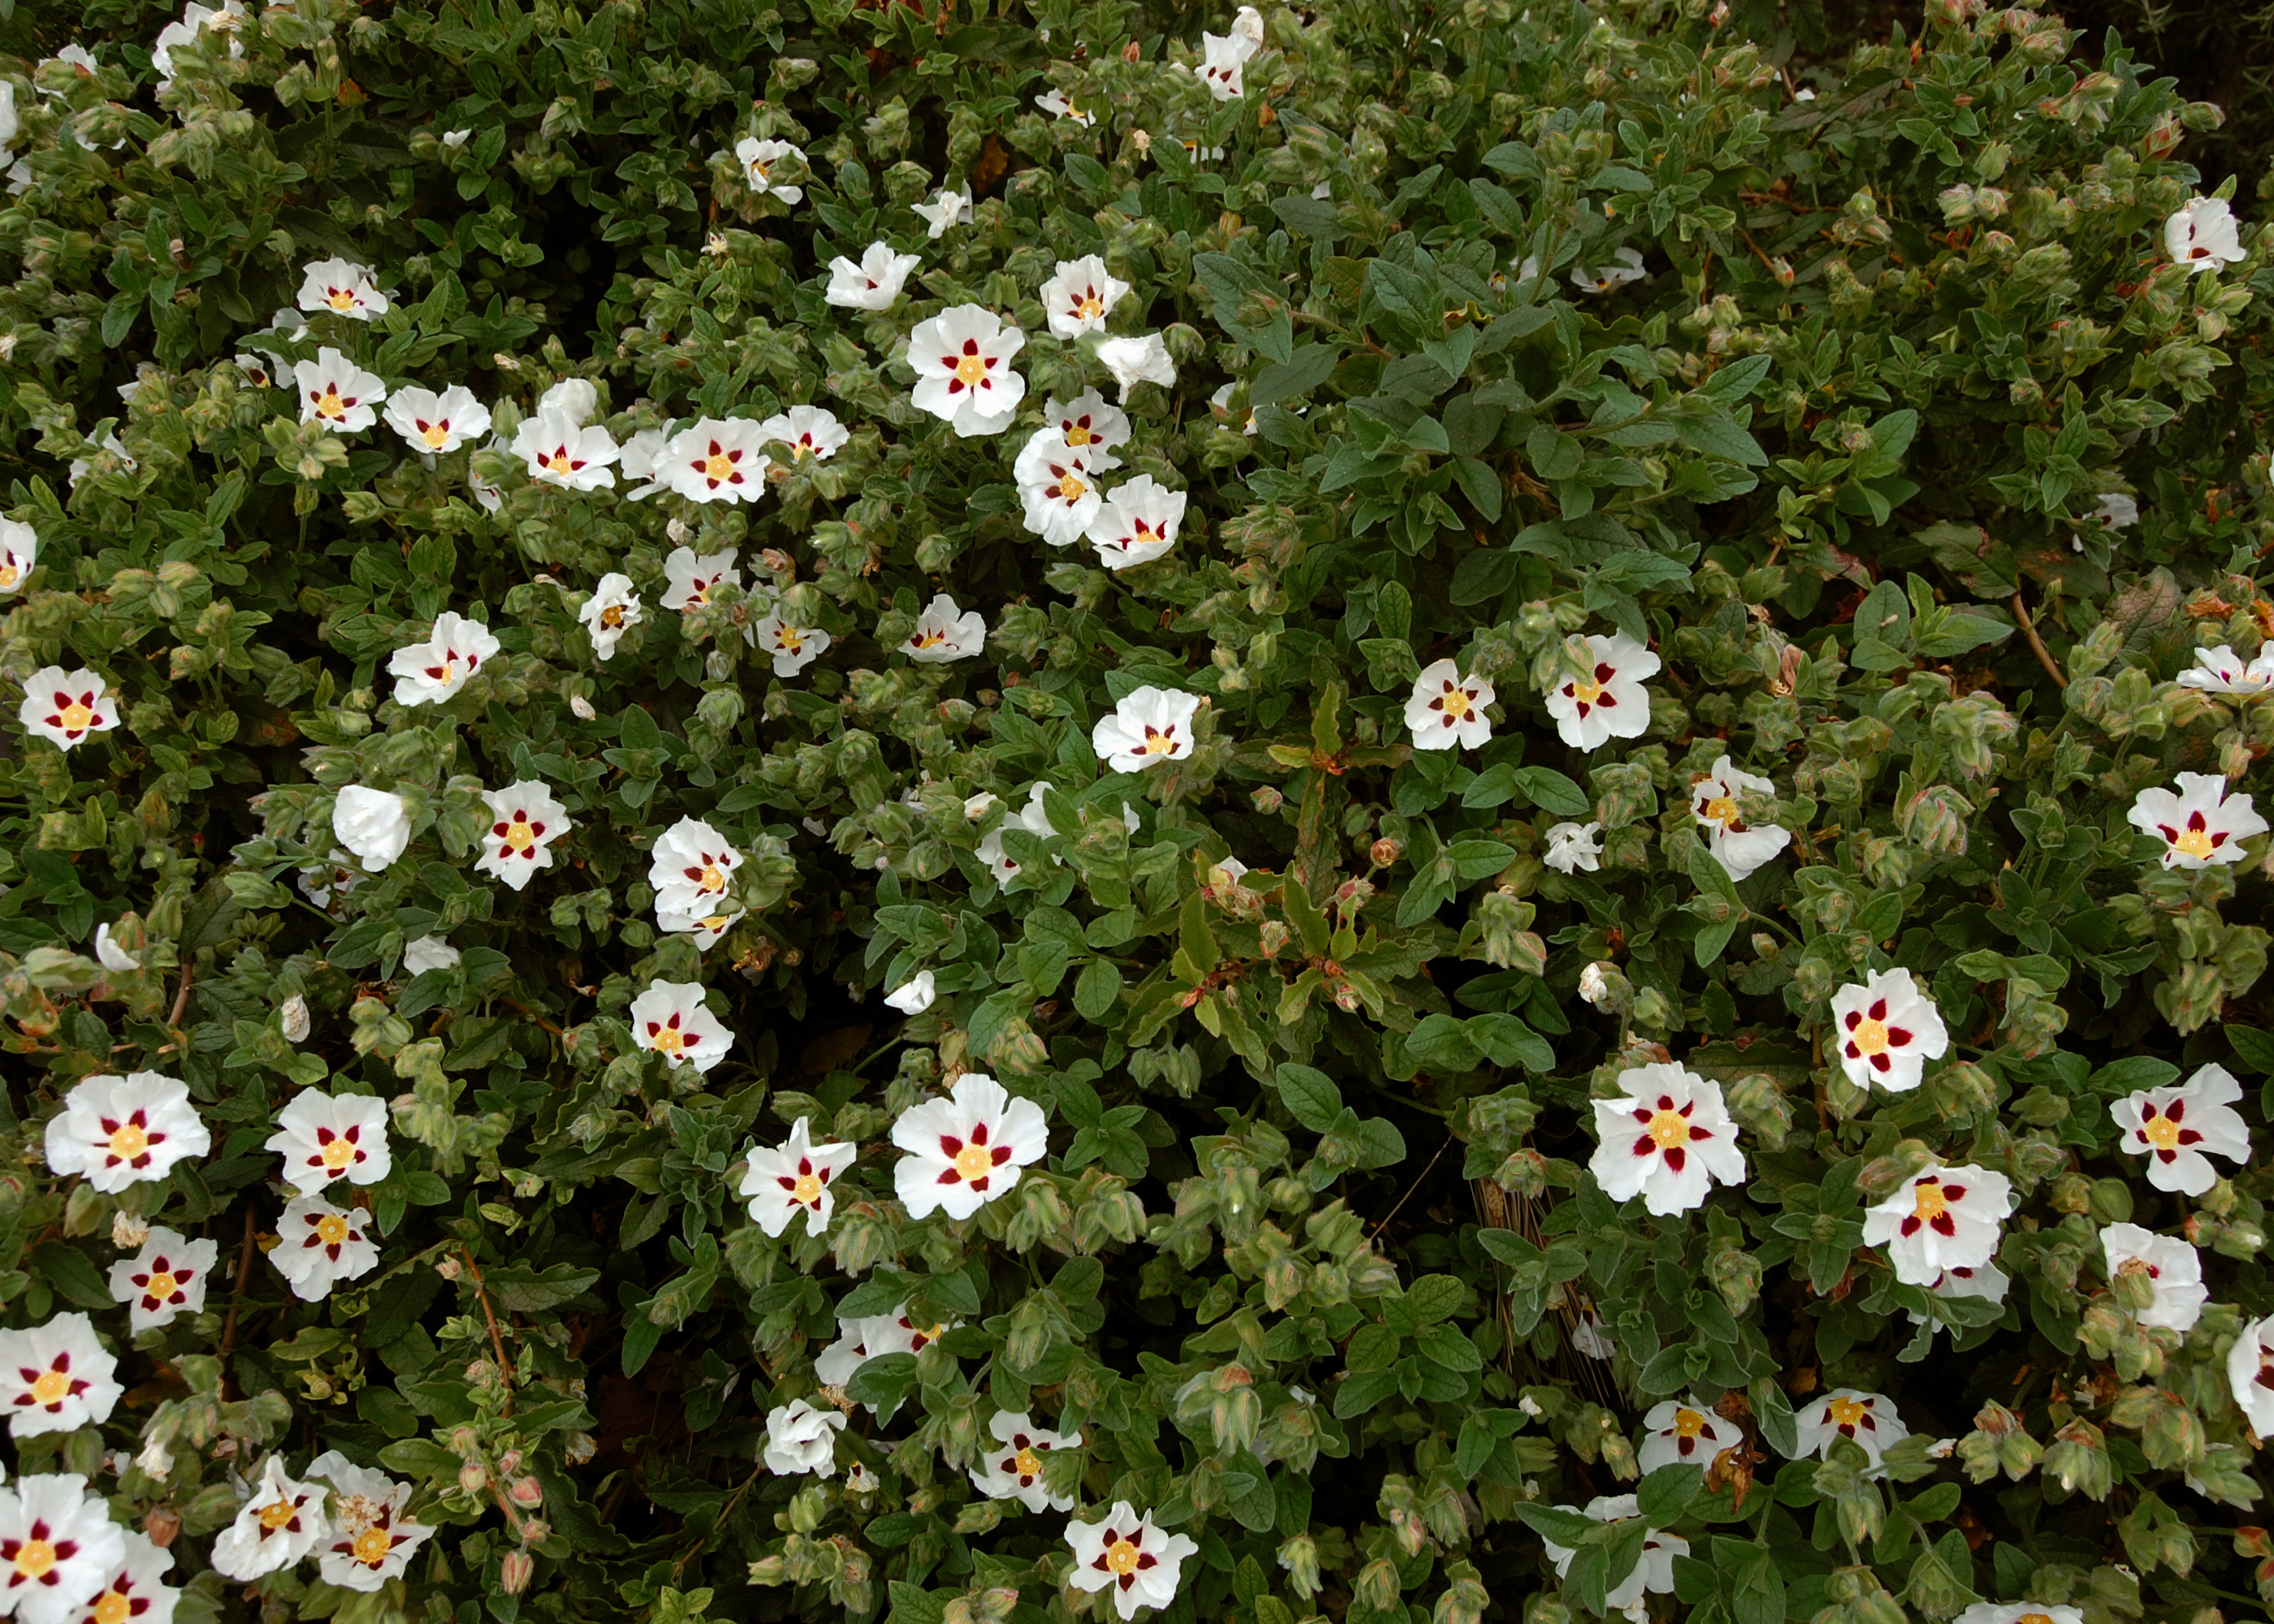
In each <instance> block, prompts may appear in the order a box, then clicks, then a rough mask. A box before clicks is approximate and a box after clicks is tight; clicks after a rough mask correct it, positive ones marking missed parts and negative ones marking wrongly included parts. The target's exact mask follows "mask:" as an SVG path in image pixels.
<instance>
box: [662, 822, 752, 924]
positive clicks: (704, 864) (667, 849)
mask: <svg viewBox="0 0 2274 1624" xmlns="http://www.w3.org/2000/svg"><path fill="white" fill-rule="evenodd" d="M741 866H742V853H740V852H738V851H736V850H735V849H734V847H733V846H730V845H728V844H727V837H726V836H724V835H722V834H720V833H719V831H717V830H715V829H713V828H712V827H711V825H710V824H708V823H704V821H703V820H702V819H700V818H695V817H682V818H681V819H680V820H679V821H678V822H677V823H674V824H673V825H672V826H671V827H670V828H668V829H666V830H665V831H663V833H661V834H660V835H658V836H657V837H656V841H655V847H654V850H653V852H652V853H651V855H650V857H649V860H648V869H647V883H649V884H650V885H651V886H653V887H654V888H655V911H656V915H657V917H658V918H659V919H661V917H662V916H663V915H665V914H697V915H702V914H716V913H719V912H720V911H721V910H722V909H723V907H724V906H725V904H726V900H727V883H728V882H729V881H730V880H731V878H732V877H733V876H734V870H735V869H736V868H740V867H741ZM667 928H668V927H666V929H667Z"/></svg>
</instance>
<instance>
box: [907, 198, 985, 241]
mask: <svg viewBox="0 0 2274 1624" xmlns="http://www.w3.org/2000/svg"><path fill="white" fill-rule="evenodd" d="M908 207H911V208H913V209H915V212H916V214H918V215H919V216H921V217H922V220H923V222H924V224H925V225H926V226H927V227H928V228H929V235H930V237H931V240H932V241H933V242H935V243H936V242H937V241H939V239H940V238H941V237H945V236H946V235H947V229H948V228H949V227H950V226H968V225H969V224H970V223H971V194H970V193H969V192H956V191H953V190H950V191H944V192H940V194H939V195H938V196H937V197H936V198H934V199H932V200H931V201H930V202H929V203H911V204H910V205H909V206H908Z"/></svg>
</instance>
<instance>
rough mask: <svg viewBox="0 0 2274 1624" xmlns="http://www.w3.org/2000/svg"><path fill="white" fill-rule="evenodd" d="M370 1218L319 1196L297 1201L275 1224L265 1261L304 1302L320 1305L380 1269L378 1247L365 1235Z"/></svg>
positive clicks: (290, 1205)
mask: <svg viewBox="0 0 2274 1624" xmlns="http://www.w3.org/2000/svg"><path fill="white" fill-rule="evenodd" d="M370 1223H371V1214H370V1213H368V1212H366V1211H365V1209H363V1208H362V1207H349V1208H347V1209H346V1210H345V1211H343V1210H341V1209H340V1208H338V1207H334V1206H333V1205H332V1204H331V1203H330V1202H329V1201H328V1200H326V1199H324V1198H323V1197H322V1196H320V1195H304V1196H298V1197H296V1198H295V1199H292V1200H290V1201H288V1202H287V1203H285V1206H284V1214H283V1216H282V1217H281V1218H279V1219H277V1221H276V1233H277V1236H278V1237H279V1238H278V1240H277V1243H276V1250H275V1251H274V1252H270V1253H269V1254H268V1260H269V1261H270V1262H271V1263H274V1264H275V1266H276V1272H277V1273H278V1274H282V1275H283V1276H284V1278H285V1279H286V1280H287V1281H289V1282H290V1283H291V1287H292V1295H293V1296H295V1297H298V1298H299V1299H300V1300H301V1301H302V1302H304V1303H314V1302H320V1301H321V1300H322V1299H323V1298H325V1297H328V1296H330V1295H331V1290H332V1288H333V1287H334V1286H335V1285H336V1284H337V1283H338V1282H341V1281H343V1280H360V1279H361V1278H362V1277H363V1276H364V1275H365V1274H370V1273H371V1271H372V1270H373V1269H375V1268H377V1267H379V1247H378V1246H377V1245H376V1244H374V1243H373V1241H372V1240H371V1238H370V1237H368V1236H366V1235H365V1233H364V1230H365V1228H367V1227H368V1226H369V1225H370Z"/></svg>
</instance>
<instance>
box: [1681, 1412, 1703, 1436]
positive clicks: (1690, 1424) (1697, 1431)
mask: <svg viewBox="0 0 2274 1624" xmlns="http://www.w3.org/2000/svg"><path fill="white" fill-rule="evenodd" d="M1705 1431H1706V1417H1703V1416H1701V1415H1699V1414H1698V1412H1697V1411H1696V1410H1675V1412H1674V1432H1675V1437H1677V1438H1696V1437H1698V1436H1699V1435H1701V1434H1702V1433H1703V1432H1705Z"/></svg>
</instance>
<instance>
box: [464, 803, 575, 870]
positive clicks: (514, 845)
mask: <svg viewBox="0 0 2274 1624" xmlns="http://www.w3.org/2000/svg"><path fill="white" fill-rule="evenodd" d="M482 799H483V801H486V802H487V803H488V805H489V809H490V824H489V828H488V829H487V830H486V831H485V832H484V834H483V836H482V854H481V855H480V856H479V857H478V858H476V859H475V860H474V867H475V868H478V869H480V870H481V871H482V872H483V873H484V874H488V875H494V876H496V877H497V878H499V879H501V880H503V881H504V882H505V883H507V884H508V885H509V886H511V887H512V888H513V889H514V890H515V891H523V890H526V889H527V888H528V885H529V882H530V881H531V879H533V878H535V877H536V875H537V871H538V869H539V868H551V867H552V866H553V842H554V841H555V840H558V839H559V838H561V836H563V835H565V834H567V833H568V832H569V831H570V830H572V829H574V828H576V820H575V819H574V818H572V817H570V816H569V810H568V808H565V807H563V806H562V805H561V803H560V802H559V801H555V800H554V799H553V792H552V791H551V790H550V789H548V788H546V786H544V785H543V784H541V783H539V782H538V780H536V779H535V778H523V779H521V780H520V781H519V782H517V783H513V784H508V785H507V786H505V787H504V788H503V789H486V790H484V791H483V792H482Z"/></svg>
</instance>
